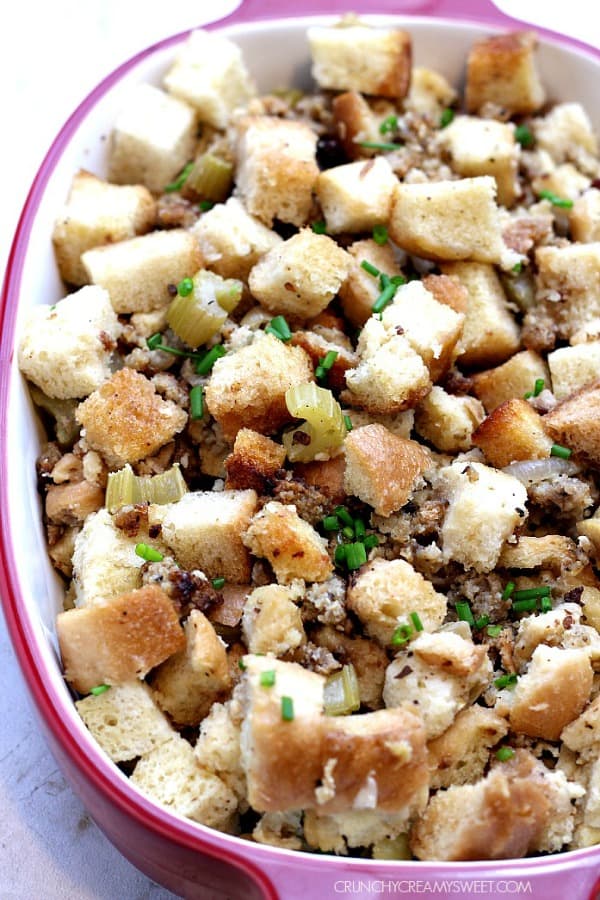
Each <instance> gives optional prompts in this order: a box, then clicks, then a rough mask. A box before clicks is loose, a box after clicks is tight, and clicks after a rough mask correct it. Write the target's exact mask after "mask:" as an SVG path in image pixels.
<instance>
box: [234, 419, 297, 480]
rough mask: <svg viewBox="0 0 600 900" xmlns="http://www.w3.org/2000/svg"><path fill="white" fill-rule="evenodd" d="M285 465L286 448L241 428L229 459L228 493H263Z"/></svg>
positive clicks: (254, 432) (263, 436)
mask: <svg viewBox="0 0 600 900" xmlns="http://www.w3.org/2000/svg"><path fill="white" fill-rule="evenodd" d="M284 462H285V447H283V446H282V445H281V444H276V443H275V441H272V440H271V438H268V437H265V435H264V434H259V432H257V431H252V429H251V428H240V430H239V431H238V433H237V435H236V437H235V441H234V444H233V450H232V452H231V453H230V454H229V456H228V457H227V458H226V460H225V470H226V472H227V480H226V482H225V487H226V489H227V490H236V489H241V490H244V489H247V488H252V489H253V490H255V491H257V492H258V493H259V494H261V493H263V492H264V490H265V488H266V486H267V483H268V482H269V480H270V479H272V478H273V477H274V476H275V475H276V474H277V473H278V472H279V471H280V469H281V468H282V466H283V464H284Z"/></svg>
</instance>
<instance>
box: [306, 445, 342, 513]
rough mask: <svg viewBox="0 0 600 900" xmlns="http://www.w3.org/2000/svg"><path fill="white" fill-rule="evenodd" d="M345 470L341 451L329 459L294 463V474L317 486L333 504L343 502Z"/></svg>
mask: <svg viewBox="0 0 600 900" xmlns="http://www.w3.org/2000/svg"><path fill="white" fill-rule="evenodd" d="M345 471H346V462H345V459H344V455H343V454H342V453H340V454H339V455H338V456H334V457H332V458H331V459H324V460H313V462H308V463H296V464H295V466H294V472H295V474H296V475H298V476H299V477H300V478H301V479H302V480H303V481H305V482H306V484H309V485H312V486H313V487H316V488H318V490H319V491H321V493H322V494H325V496H326V497H329V499H330V500H331V503H332V504H334V505H338V504H340V503H343V501H344V499H345V497H346V490H345V488H344V474H345Z"/></svg>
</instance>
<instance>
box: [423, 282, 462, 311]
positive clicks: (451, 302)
mask: <svg viewBox="0 0 600 900" xmlns="http://www.w3.org/2000/svg"><path fill="white" fill-rule="evenodd" d="M421 282H422V284H423V287H424V288H426V289H427V290H428V291H429V293H430V294H433V296H434V297H435V299H436V300H437V301H438V303H443V304H444V305H445V306H449V307H450V308H451V309H453V310H454V312H456V313H466V312H467V310H468V308H469V292H468V291H467V289H466V287H465V286H464V285H463V284H462V282H461V281H460V279H459V278H457V277H456V276H454V275H425V276H424V277H423V278H422V279H421Z"/></svg>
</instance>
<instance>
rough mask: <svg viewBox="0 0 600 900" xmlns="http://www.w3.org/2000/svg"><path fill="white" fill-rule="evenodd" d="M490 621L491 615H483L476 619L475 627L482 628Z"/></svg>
mask: <svg viewBox="0 0 600 900" xmlns="http://www.w3.org/2000/svg"><path fill="white" fill-rule="evenodd" d="M489 621H490V617H489V616H481V617H480V618H479V619H475V628H478V629H481V628H485V626H486V625H487V624H488V622H489Z"/></svg>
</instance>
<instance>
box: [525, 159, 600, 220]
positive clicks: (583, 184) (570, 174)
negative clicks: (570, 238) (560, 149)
mask: <svg viewBox="0 0 600 900" xmlns="http://www.w3.org/2000/svg"><path fill="white" fill-rule="evenodd" d="M590 185H591V180H590V178H588V176H587V175H583V174H582V173H581V172H580V171H579V169H577V168H575V166H574V165H572V163H562V164H561V165H559V166H556V167H555V168H553V169H552V171H551V172H546V173H543V174H542V175H537V176H536V177H535V178H532V180H531V186H532V188H533V190H534V191H535V193H536V194H541V193H542V191H551V192H552V193H553V194H556V196H557V197H561V198H563V199H564V200H571V201H575V200H577V198H578V197H579V196H580V195H581V194H583V192H584V191H587V189H588V188H589V187H590ZM552 212H553V215H554V217H555V218H556V219H558V220H559V221H560V222H563V221H565V220H566V221H568V220H569V216H570V212H569V211H568V210H563V209H560V208H559V207H556V206H554V207H552Z"/></svg>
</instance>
